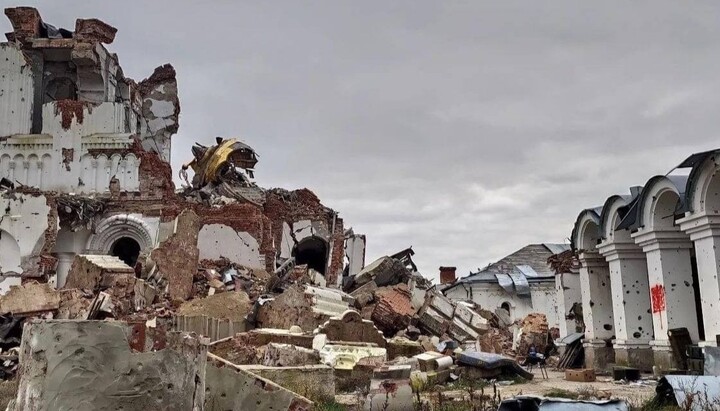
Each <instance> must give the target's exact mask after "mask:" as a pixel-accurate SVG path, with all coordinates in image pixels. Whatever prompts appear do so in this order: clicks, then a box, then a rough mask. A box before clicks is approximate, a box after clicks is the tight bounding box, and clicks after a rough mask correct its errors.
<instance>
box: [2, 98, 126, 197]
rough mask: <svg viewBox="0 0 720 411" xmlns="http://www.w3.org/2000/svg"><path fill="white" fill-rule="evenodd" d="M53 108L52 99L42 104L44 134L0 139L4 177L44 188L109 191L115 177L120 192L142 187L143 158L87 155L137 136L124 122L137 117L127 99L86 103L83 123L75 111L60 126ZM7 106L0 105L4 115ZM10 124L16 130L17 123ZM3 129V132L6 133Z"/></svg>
mask: <svg viewBox="0 0 720 411" xmlns="http://www.w3.org/2000/svg"><path fill="white" fill-rule="evenodd" d="M0 87H2V85H0ZM0 98H1V97H0ZM0 103H2V101H0ZM0 105H2V104H0ZM17 109H19V108H15V109H14V110H17ZM55 110H56V109H55V105H54V103H47V104H45V105H43V107H42V115H43V134H17V133H14V134H12V137H10V138H8V139H6V140H4V141H2V142H0V177H5V178H8V179H10V180H11V181H17V182H20V183H22V184H25V185H28V186H32V187H38V188H40V189H43V190H54V191H60V192H73V193H83V194H90V193H106V192H109V183H110V179H111V178H112V177H113V176H114V177H116V178H117V179H118V181H119V182H120V189H121V190H122V191H137V190H138V189H139V188H140V180H139V167H140V160H139V159H138V158H137V157H136V156H135V155H133V154H127V155H124V156H121V155H120V154H116V155H112V156H110V157H107V156H105V155H99V156H97V157H96V158H93V157H92V156H90V155H89V154H88V150H92V149H118V150H120V149H126V148H128V147H129V146H130V144H131V143H132V141H133V140H132V138H131V133H130V132H128V130H127V129H126V125H125V124H126V123H125V122H126V121H127V122H130V124H135V123H136V122H137V120H136V118H135V114H134V113H133V112H132V110H130V109H129V106H128V105H127V104H125V103H102V104H100V105H98V106H96V107H92V108H88V107H86V108H84V109H83V120H82V123H78V122H77V119H76V118H75V117H74V116H73V120H72V122H71V126H70V128H69V129H67V130H65V129H63V128H62V125H61V122H62V115H61V113H56V111H55ZM4 111H5V108H0V116H2V113H3V112H4ZM2 121H3V120H2V118H1V117H0V125H2V126H4V125H3V123H2ZM8 127H9V128H8V130H13V128H12V127H15V126H14V125H8ZM15 129H18V128H17V127H15ZM0 130H2V129H1V128H0ZM18 130H19V129H18ZM2 131H3V132H2V133H0V136H2V135H4V133H5V131H4V130H2ZM29 131H30V130H29V129H28V130H27V132H28V133H29ZM63 149H65V150H66V152H67V150H69V149H72V156H67V158H68V160H69V161H64V160H65V158H64V157H63Z"/></svg>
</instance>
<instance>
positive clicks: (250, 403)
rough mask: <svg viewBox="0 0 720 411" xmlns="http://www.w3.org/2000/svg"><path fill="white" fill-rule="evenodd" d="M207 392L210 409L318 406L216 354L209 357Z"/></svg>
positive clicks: (279, 410)
mask: <svg viewBox="0 0 720 411" xmlns="http://www.w3.org/2000/svg"><path fill="white" fill-rule="evenodd" d="M205 392H206V395H205V398H204V399H205V403H204V409H206V410H232V411H245V410H277V411H282V410H288V411H290V410H292V411H309V410H312V409H313V407H314V404H313V402H312V401H310V400H309V399H308V398H305V397H303V396H301V395H299V394H297V393H295V392H293V391H290V390H288V389H286V388H284V387H281V386H280V385H278V384H276V383H274V382H272V381H270V380H268V379H266V378H263V377H260V376H258V375H256V374H253V373H252V372H250V371H247V370H243V369H242V368H241V367H239V366H237V365H235V364H232V363H230V362H228V361H226V360H224V359H222V358H220V357H217V356H215V355H213V354H208V363H207V368H206V372H205ZM175 409H178V410H179V409H188V408H175ZM200 409H203V408H200Z"/></svg>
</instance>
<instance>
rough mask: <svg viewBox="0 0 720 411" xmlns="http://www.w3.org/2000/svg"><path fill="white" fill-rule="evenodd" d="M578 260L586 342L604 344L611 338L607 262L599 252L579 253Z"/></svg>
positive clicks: (610, 299) (611, 322) (612, 333)
mask: <svg viewBox="0 0 720 411" xmlns="http://www.w3.org/2000/svg"><path fill="white" fill-rule="evenodd" d="M579 259H580V264H581V268H580V290H581V294H582V307H583V321H584V322H585V340H586V341H587V342H589V343H594V342H597V343H602V345H604V342H603V340H607V339H610V338H611V337H612V336H613V335H614V332H613V306H612V294H611V292H610V271H609V268H608V263H607V262H606V261H605V259H603V258H602V257H600V255H599V254H598V253H587V252H586V253H582V254H580V256H579Z"/></svg>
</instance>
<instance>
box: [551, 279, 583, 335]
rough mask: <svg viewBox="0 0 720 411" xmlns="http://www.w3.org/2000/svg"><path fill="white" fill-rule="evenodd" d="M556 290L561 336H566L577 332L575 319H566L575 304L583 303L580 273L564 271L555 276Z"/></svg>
mask: <svg viewBox="0 0 720 411" xmlns="http://www.w3.org/2000/svg"><path fill="white" fill-rule="evenodd" d="M555 292H556V293H557V307H558V308H557V312H558V324H559V328H560V336H561V337H564V336H566V335H568V334H572V333H574V332H575V320H566V319H565V315H566V314H567V313H568V312H570V309H571V308H572V306H573V304H575V303H582V292H581V290H580V275H579V274H574V273H564V274H559V275H556V276H555Z"/></svg>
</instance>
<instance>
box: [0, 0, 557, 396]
mask: <svg viewBox="0 0 720 411" xmlns="http://www.w3.org/2000/svg"><path fill="white" fill-rule="evenodd" d="M5 14H6V16H7V17H8V18H9V19H10V21H11V23H12V26H13V32H11V33H7V34H6V37H7V39H8V42H5V43H2V44H0V72H2V73H3V76H1V77H0V210H2V216H1V217H0V250H2V252H0V349H2V350H3V351H2V353H3V354H6V355H4V357H3V358H4V359H5V361H4V362H3V363H2V364H0V378H3V379H11V378H17V379H18V382H19V388H18V394H17V397H16V399H15V400H14V403H11V405H10V408H9V409H10V410H41V409H59V408H73V409H82V408H84V407H86V406H87V404H92V406H93V409H98V410H105V409H107V410H110V409H113V410H114V409H128V410H129V409H139V408H147V407H150V408H152V409H156V408H157V409H178V410H185V409H187V410H203V409H207V410H212V409H232V410H245V409H274V410H281V409H287V410H310V409H312V408H313V406H314V405H315V403H317V402H319V401H328V400H332V399H334V396H335V394H336V392H337V393H339V392H359V393H364V394H362V395H359V396H360V397H363V398H362V401H363V402H364V403H365V406H366V407H367V406H373V398H374V397H375V396H378V395H380V396H385V394H392V398H393V399H392V401H390V404H388V408H387V409H409V408H408V404H409V403H408V401H412V396H411V395H410V394H411V390H410V377H411V374H412V376H413V378H419V379H421V380H423V381H425V382H426V383H427V384H444V383H446V382H447V381H449V380H450V379H451V375H455V373H456V374H457V375H465V376H473V375H475V374H477V373H480V374H483V375H485V376H488V375H491V376H493V377H496V376H497V375H499V374H500V373H502V372H511V373H519V375H522V376H524V377H526V378H532V374H530V375H529V376H528V375H527V373H524V372H523V371H522V369H521V368H520V367H519V366H518V364H517V362H516V360H515V359H514V358H508V357H504V356H512V357H517V358H518V359H522V358H523V357H524V352H523V351H524V350H526V349H527V346H528V345H529V344H534V345H537V346H538V348H539V349H542V350H545V349H546V348H547V349H552V340H551V339H549V338H548V335H549V333H550V330H549V327H548V319H547V318H546V317H545V316H544V315H542V314H538V315H536V314H532V315H529V316H527V318H524V319H519V320H518V321H509V319H508V318H506V317H509V315H505V316H504V315H503V314H502V313H497V312H493V311H490V310H487V309H483V308H482V307H481V305H480V304H478V303H475V302H467V301H455V300H453V299H450V298H448V297H447V296H445V295H443V294H442V293H441V292H439V291H438V290H437V289H435V287H433V286H432V284H431V282H430V281H428V280H427V279H425V278H424V277H423V275H422V274H421V273H419V272H418V268H417V266H416V265H415V263H414V262H413V259H412V256H413V255H414V251H413V250H412V248H407V249H405V250H402V251H400V252H398V253H395V254H391V255H388V256H383V257H381V258H379V259H377V260H375V261H374V262H372V263H371V264H368V265H366V264H365V252H366V245H367V239H366V237H365V236H364V235H362V234H355V233H354V232H353V230H352V229H350V228H348V229H346V227H345V223H344V221H343V219H342V218H341V217H340V216H339V213H338V212H337V211H335V210H332V209H330V208H328V207H326V206H324V205H323V204H322V203H321V201H320V199H319V198H318V197H317V196H316V195H315V194H314V193H313V192H312V191H310V190H309V189H299V190H294V191H289V190H285V189H282V188H272V189H265V188H262V187H260V186H258V185H257V184H256V183H255V181H254V177H255V167H256V165H257V164H258V161H259V156H258V154H257V153H256V152H255V151H254V149H253V148H252V147H251V146H249V145H248V144H246V143H244V142H242V141H239V140H238V139H235V138H224V137H216V138H215V139H214V141H213V143H212V144H211V145H204V144H200V143H196V144H195V145H193V146H192V147H190V148H189V149H188V150H185V155H187V158H188V161H187V162H186V163H185V164H184V165H183V166H182V168H181V169H180V170H177V171H178V172H179V177H180V178H181V179H182V180H183V181H184V184H183V186H182V187H180V188H176V186H175V184H174V182H173V170H172V167H171V165H170V153H171V144H172V138H173V135H174V134H175V133H177V132H178V130H179V115H180V101H179V98H178V83H177V80H176V71H175V68H174V67H173V66H172V65H170V64H163V65H161V66H159V67H157V68H156V69H155V70H154V72H153V73H152V74H151V75H150V76H148V77H147V78H146V79H144V80H142V81H140V82H135V81H134V80H132V79H130V78H128V77H126V76H125V74H124V72H123V70H122V68H121V66H120V63H119V58H118V56H117V55H116V54H114V53H111V52H110V51H108V49H107V46H108V45H110V44H112V42H113V41H114V39H115V36H116V34H117V29H115V28H114V27H112V26H110V25H108V24H107V23H105V22H102V21H100V20H97V19H78V20H77V21H76V24H75V27H74V30H66V29H63V28H56V27H55V26H52V25H50V24H48V23H46V22H44V21H43V20H42V18H41V17H40V14H39V12H38V11H37V10H36V9H34V8H30V7H16V8H8V9H5ZM207 137H209V136H198V139H205V138H207ZM190 173H192V176H191V175H190ZM441 271H442V272H443V274H442V278H443V282H444V283H447V284H449V285H451V286H452V284H456V282H455V269H454V268H453V267H444V268H441ZM490 308H491V309H495V308H496V307H490ZM513 332H514V333H515V334H516V335H515V337H517V338H513V337H514V335H513ZM481 349H482V350H484V351H489V352H491V353H496V354H492V355H495V357H493V356H492V355H491V357H485V356H484V354H487V353H478V352H476V351H479V350H481ZM460 353H465V354H467V355H466V356H465V357H463V356H461V355H460ZM503 355H504V356H503ZM478 358H481V359H483V361H484V360H485V359H487V358H489V359H487V364H484V363H481V362H478V360H477V359H478ZM16 374H17V375H16ZM128 392H132V395H128V394H127V393H128Z"/></svg>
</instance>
